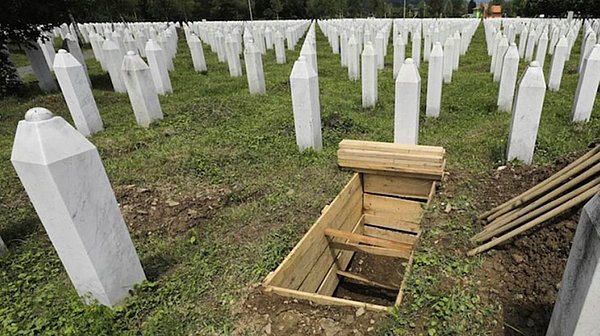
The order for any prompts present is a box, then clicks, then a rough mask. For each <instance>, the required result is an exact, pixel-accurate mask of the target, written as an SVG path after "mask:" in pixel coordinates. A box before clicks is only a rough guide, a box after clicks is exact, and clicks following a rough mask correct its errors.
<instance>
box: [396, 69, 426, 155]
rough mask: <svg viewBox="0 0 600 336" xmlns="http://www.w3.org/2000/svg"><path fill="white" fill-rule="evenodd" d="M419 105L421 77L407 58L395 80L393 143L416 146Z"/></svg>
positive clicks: (417, 140)
mask: <svg viewBox="0 0 600 336" xmlns="http://www.w3.org/2000/svg"><path fill="white" fill-rule="evenodd" d="M420 104H421V76H420V75H419V70H418V69H417V67H416V65H415V64H414V62H413V60H412V59H411V58H407V59H406V60H405V61H404V64H403V65H402V68H400V71H399V72H398V78H396V92H395V101H394V143H400V144H411V145H416V144H418V142H419V108H420Z"/></svg>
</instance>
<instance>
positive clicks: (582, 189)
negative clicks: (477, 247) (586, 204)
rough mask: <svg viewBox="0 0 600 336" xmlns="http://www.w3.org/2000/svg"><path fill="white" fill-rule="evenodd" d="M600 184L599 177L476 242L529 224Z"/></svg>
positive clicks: (488, 233) (486, 234)
mask: <svg viewBox="0 0 600 336" xmlns="http://www.w3.org/2000/svg"><path fill="white" fill-rule="evenodd" d="M599 184H600V177H597V178H595V179H593V180H592V181H590V182H588V183H586V184H585V185H583V186H581V187H579V188H577V189H575V190H573V191H571V192H570V193H568V194H565V195H563V196H561V197H559V198H557V199H555V200H554V201H552V202H550V203H548V204H546V205H544V206H543V207H541V208H539V209H536V210H535V211H532V212H530V213H528V214H526V215H525V216H523V217H520V218H518V219H516V220H515V221H512V222H509V223H507V224H506V225H503V226H501V227H499V228H497V229H495V230H493V231H491V232H487V233H485V234H484V235H482V236H481V237H480V238H478V239H477V240H476V241H477V242H481V241H485V240H488V239H490V238H492V237H494V236H496V235H498V234H500V233H503V232H506V231H508V230H510V229H512V228H514V227H516V226H518V225H520V224H522V223H525V222H527V221H528V220H530V219H531V218H536V217H537V216H539V215H541V214H543V213H545V212H547V211H548V210H551V209H554V208H555V207H556V206H558V205H561V204H563V203H565V202H566V201H568V200H570V199H572V198H574V197H577V196H578V195H580V194H581V193H583V192H585V191H587V190H589V189H590V188H593V187H596V186H598V185H599Z"/></svg>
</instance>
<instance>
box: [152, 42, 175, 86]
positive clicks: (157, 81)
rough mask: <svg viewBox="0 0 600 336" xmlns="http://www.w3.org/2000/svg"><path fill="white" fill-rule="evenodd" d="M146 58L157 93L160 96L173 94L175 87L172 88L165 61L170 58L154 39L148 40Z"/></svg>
mask: <svg viewBox="0 0 600 336" xmlns="http://www.w3.org/2000/svg"><path fill="white" fill-rule="evenodd" d="M146 56H147V57H148V65H149V66H150V73H151V74H152V81H153V82H154V87H155V88H156V92H157V93H158V94H160V95H164V94H167V93H172V92H173V87H172V86H171V78H169V72H168V71H167V64H166V61H165V57H168V56H167V55H166V54H165V53H164V51H163V49H162V48H161V47H160V46H159V45H158V43H156V42H155V41H154V40H153V39H148V42H146Z"/></svg>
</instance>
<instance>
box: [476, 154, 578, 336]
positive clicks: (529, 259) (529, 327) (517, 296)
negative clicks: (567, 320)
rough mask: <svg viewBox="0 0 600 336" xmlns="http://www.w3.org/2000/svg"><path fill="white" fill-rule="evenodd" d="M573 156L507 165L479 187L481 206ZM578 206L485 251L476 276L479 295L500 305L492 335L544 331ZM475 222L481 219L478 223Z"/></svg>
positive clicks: (491, 203)
mask: <svg viewBox="0 0 600 336" xmlns="http://www.w3.org/2000/svg"><path fill="white" fill-rule="evenodd" d="M576 158H577V157H575V156H571V157H567V158H562V159H559V160H556V161H555V162H554V163H553V164H550V165H545V166H517V167H512V166H508V167H506V168H504V169H500V170H497V171H495V172H493V173H491V177H490V178H488V179H487V180H485V182H484V183H483V184H482V187H481V188H480V193H481V194H482V195H483V196H484V197H482V198H481V204H482V205H481V207H480V209H482V211H485V210H487V209H490V208H493V207H495V206H497V205H499V204H502V203H503V202H505V201H507V200H508V199H510V198H512V197H514V196H516V195H518V194H520V193H522V192H524V191H526V190H527V189H529V188H531V187H533V186H534V185H536V184H537V183H540V182H542V181H543V180H545V179H546V178H548V177H550V176H551V175H552V174H554V173H556V172H557V171H559V170H560V169H562V168H563V167H565V166H566V165H567V164H569V163H570V162H572V161H574V160H575V159H576ZM580 208H581V207H577V208H576V209H575V210H573V211H570V212H567V213H565V214H563V215H561V216H559V217H557V218H555V219H553V220H551V221H549V222H546V223H544V224H542V225H540V226H538V227H536V228H534V229H532V230H530V231H528V232H526V233H524V234H522V235H520V236H518V237H517V238H515V239H513V240H510V241H509V242H507V243H504V244H501V245H500V246H498V247H496V248H494V249H493V250H491V251H489V252H487V255H488V258H487V259H486V261H485V263H484V265H483V270H482V274H481V278H482V281H483V283H484V284H485V285H484V286H482V288H484V289H483V292H484V293H482V294H483V295H484V296H487V297H488V298H489V299H490V300H492V302H498V303H500V304H501V306H502V320H503V321H504V327H505V328H504V330H503V331H497V332H496V334H497V335H545V332H546V328H547V326H548V323H549V321H550V317H551V315H552V309H553V307H554V302H555V300H556V297H557V295H558V290H559V288H560V282H561V280H562V274H563V271H564V268H565V266H566V263H567V259H568V257H569V250H570V248H571V243H572V240H573V236H574V234H575V229H576V228H577V222H578V220H579V218H578V213H579V211H580ZM478 226H479V228H480V226H481V223H478Z"/></svg>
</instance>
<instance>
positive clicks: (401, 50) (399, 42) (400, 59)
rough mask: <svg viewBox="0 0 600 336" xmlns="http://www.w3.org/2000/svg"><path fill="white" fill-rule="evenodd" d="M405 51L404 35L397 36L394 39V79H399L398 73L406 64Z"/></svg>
mask: <svg viewBox="0 0 600 336" xmlns="http://www.w3.org/2000/svg"><path fill="white" fill-rule="evenodd" d="M405 49H406V48H405V45H404V38H403V37H402V35H398V36H396V38H395V39H394V79H396V77H398V72H399V71H400V68H401V67H402V64H403V63H404V57H405V51H406V50H405Z"/></svg>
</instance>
